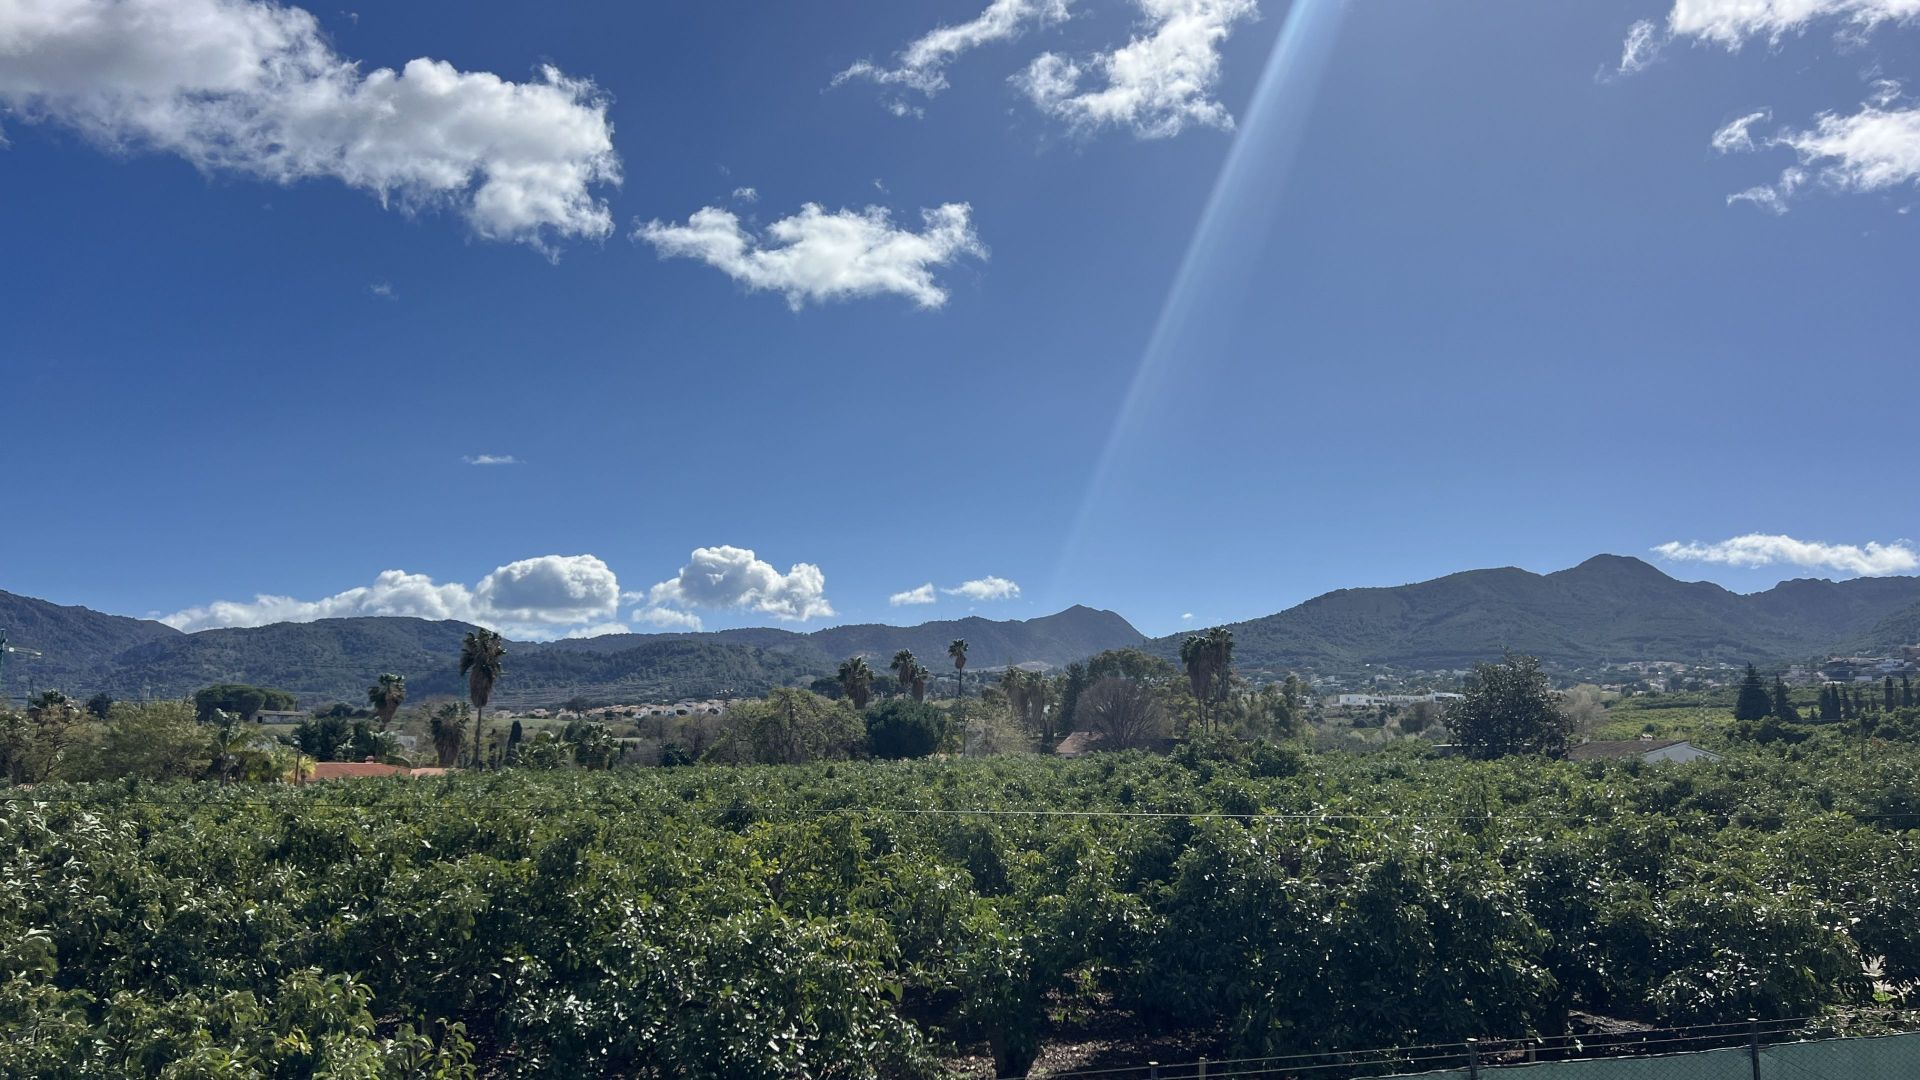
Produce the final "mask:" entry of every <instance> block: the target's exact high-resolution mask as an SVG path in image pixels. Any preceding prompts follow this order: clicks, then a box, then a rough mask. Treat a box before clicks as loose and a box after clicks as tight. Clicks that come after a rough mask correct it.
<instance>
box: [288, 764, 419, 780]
mask: <svg viewBox="0 0 1920 1080" xmlns="http://www.w3.org/2000/svg"><path fill="white" fill-rule="evenodd" d="M410 771H411V770H408V769H403V768H401V767H400V766H398V765H383V764H381V763H380V762H378V761H320V762H315V763H314V766H313V772H312V773H310V774H308V777H307V778H308V779H310V780H357V779H361V778H364V777H368V776H406V775H408V774H409V773H410Z"/></svg>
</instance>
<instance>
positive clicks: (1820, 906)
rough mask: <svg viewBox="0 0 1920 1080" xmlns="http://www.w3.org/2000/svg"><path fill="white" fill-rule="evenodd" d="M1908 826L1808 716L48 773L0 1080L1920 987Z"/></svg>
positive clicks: (730, 1054)
mask: <svg viewBox="0 0 1920 1080" xmlns="http://www.w3.org/2000/svg"><path fill="white" fill-rule="evenodd" d="M815 700H817V699H815ZM795 707H796V708H797V709H798V708H809V709H811V708H814V707H815V705H814V703H813V702H810V701H806V700H805V699H801V700H800V701H799V702H797V703H796V705H795ZM832 707H833V708H834V709H845V705H844V704H841V703H833V705H832ZM836 715H838V714H836ZM845 715H847V716H849V717H850V716H851V715H852V714H851V712H850V711H848V712H847V713H846V714H845ZM777 719H778V718H777V717H773V718H770V722H772V721H773V720H777ZM1888 719H1889V720H1890V719H1892V718H1891V717H1889V718H1888ZM1303 766H1304V767H1303ZM901 810H914V811H922V812H919V813H899V812H898V811H901ZM1034 810H1048V811H1058V810H1071V811H1077V812H1085V811H1114V812H1119V813H1116V814H1113V815H1111V816H1108V815H1100V814H1094V815H1091V816H1082V815H1079V814H1076V815H1059V814H1043V815H1033V814H1028V813H1026V811H1034ZM924 811H962V812H934V813H928V812H924ZM1249 815H1276V816H1249ZM1916 823H1920V751H1916V750H1915V749H1912V748H1910V747H1907V746H1904V745H1901V744H1881V745H1875V746H1871V747H1869V746H1868V745H1867V744H1864V743H1860V742H1853V741H1846V740H1844V739H1843V738H1842V736H1841V733H1840V732H1839V731H1837V730H1834V729H1832V728H1828V729H1824V730H1822V731H1821V732H1819V733H1817V734H1816V736H1815V737H1813V738H1811V739H1809V740H1808V741H1806V742H1803V743H1800V744H1797V745H1794V746H1791V747H1787V748H1784V749H1782V748H1780V747H1778V746H1776V747H1774V748H1771V749H1750V750H1745V751H1739V752H1736V753H1735V754H1734V755H1733V756H1732V757H1731V758H1730V759H1729V760H1728V761H1726V762H1724V763H1721V764H1715V765H1694V766H1687V767H1665V768H1653V767H1640V766H1634V765H1629V766H1601V765H1574V764H1568V763H1553V762H1544V761H1542V760H1540V759H1537V758H1534V759H1508V760H1503V761H1495V762H1485V763H1479V762H1470V761H1460V760H1437V759H1427V758H1421V757H1417V756H1413V755H1409V754H1397V753H1387V754H1376V755H1369V756H1364V757H1361V756H1351V755H1345V754H1332V755H1321V756H1316V757H1312V758H1307V759H1304V761H1303V759H1302V757H1301V756H1300V755H1299V754H1298V753H1297V752H1293V751H1286V750H1284V749H1283V748H1279V747H1275V746H1273V745H1271V744H1262V743H1237V742H1232V741H1230V740H1220V739H1218V738H1214V739H1207V740H1201V741H1200V742H1199V743H1198V744H1194V745H1189V746H1188V747H1187V748H1185V749H1183V750H1181V751H1180V752H1179V753H1177V754H1175V755H1174V756H1172V757H1169V758H1158V757H1152V756H1147V755H1142V754H1110V755H1095V756H1093V757H1090V758H1086V759H1081V760H1078V761H1071V762H1068V761H1058V760H1053V759H1047V758H1041V757H1010V758H1000V759H992V760H986V761H970V762H945V763H943V762H933V761H922V762H910V763H869V764H858V763H848V762H837V763H834V762H827V763H816V764H812V765H804V766H778V767H747V768H715V767H702V768H681V769H668V770H620V771H613V772H580V771H567V772H554V773H545V772H531V771H521V770H515V771H506V772H499V773H488V774H485V775H469V776H462V777H456V778H450V779H447V780H442V781H411V782H409V781H362V782H357V783H347V784H335V785H322V786H316V787H309V788H305V789H298V788H292V787H281V786H254V785H232V786H216V785H210V784H200V785H191V784H162V785H128V784H125V783H119V784H102V785H97V786H92V787H74V786H64V785H59V784H52V785H41V786H39V787H36V788H34V789H32V790H31V791H21V792H18V793H17V794H16V795H15V797H14V801H10V802H7V803H5V804H0V845H4V849H5V850H7V851H8V852H10V853H11V854H10V857H9V859H8V861H7V863H6V864H5V868H4V870H0V1026H4V1028H5V1030H7V1031H8V1032H9V1036H10V1037H9V1038H8V1039H7V1040H5V1041H4V1043H0V1075H7V1076H27V1075H31V1076H74V1077H92V1076H101V1077H105V1076H120V1075H126V1074H128V1073H151V1072H158V1071H160V1069H161V1067H162V1065H163V1064H164V1063H168V1062H173V1063H178V1064H177V1068H178V1069H179V1070H181V1071H182V1072H183V1073H190V1074H196V1075H201V1074H205V1073H207V1072H210V1071H214V1064H213V1063H215V1062H226V1061H239V1062H241V1063H242V1065H241V1066H238V1067H234V1066H226V1067H228V1068H229V1069H230V1073H229V1074H232V1075H260V1076H293V1075H303V1076H304V1075H313V1074H314V1073H315V1072H316V1071H325V1072H327V1073H328V1074H329V1075H354V1076H401V1075H414V1074H417V1073H421V1072H431V1071H432V1070H440V1071H441V1072H442V1073H443V1074H448V1075H458V1074H461V1073H462V1072H463V1071H464V1070H466V1069H468V1068H470V1066H468V1065H466V1064H464V1061H465V1058H466V1056H467V1055H468V1054H469V1053H471V1054H472V1056H473V1057H474V1058H475V1059H476V1060H477V1061H478V1062H479V1063H481V1064H482V1065H483V1066H484V1067H485V1069H486V1070H488V1071H489V1072H492V1073H497V1074H501V1075H509V1076H561V1075H602V1074H607V1073H614V1074H634V1073H643V1074H644V1073H647V1072H648V1071H649V1070H657V1071H658V1073H664V1074H668V1075H677V1076H729V1077H786V1076H801V1075H810V1076H826V1077H838V1076H866V1075H909V1074H913V1073H916V1072H919V1071H921V1070H922V1069H923V1067H925V1063H926V1062H927V1060H928V1058H929V1055H931V1054H938V1053H941V1052H943V1048H945V1047H948V1046H953V1045H978V1044H979V1043H981V1042H984V1043H986V1044H987V1045H988V1046H990V1047H991V1048H992V1049H993V1051H994V1053H995V1056H996V1058H997V1059H998V1061H999V1067H1000V1068H1001V1070H1002V1071H1003V1072H1017V1071H1019V1070H1021V1069H1022V1068H1024V1065H1025V1063H1026V1061H1027V1060H1029V1059H1030V1056H1031V1055H1032V1054H1033V1053H1034V1052H1035V1050H1036V1049H1037V1048H1038V1047H1039V1046H1040V1045H1042V1044H1043V1043H1044V1041H1045V1040H1046V1039H1047V1037H1048V1030H1049V1026H1050V1023H1051V1021H1050V1020H1049V1016H1050V1014H1051V1013H1052V1012H1053V1011H1055V1010H1057V1009H1059V1008H1061V1007H1064V1006H1066V1005H1068V1004H1073V1005H1075V1006H1077V1007H1082V1008H1092V1007H1099V1008H1114V1009H1125V1010H1129V1011H1130V1012H1131V1013H1132V1014H1133V1015H1134V1017H1135V1021H1134V1022H1135V1023H1136V1024H1137V1026H1138V1027H1139V1028H1140V1029H1141V1030H1149V1031H1151V1030H1167V1029H1186V1028H1198V1029H1201V1030H1204V1031H1211V1032H1217V1033H1218V1038H1219V1039H1220V1040H1221V1041H1222V1042H1224V1043H1228V1044H1231V1048H1232V1049H1233V1050H1236V1051H1239V1052H1245V1053H1268V1052H1274V1053H1277V1052H1284V1051H1292V1050H1314V1049H1320V1048H1341V1047H1356V1046H1379V1045H1392V1044H1402V1045H1405V1044H1414V1043H1423V1042H1433V1041H1450V1040H1457V1039H1460V1038H1464V1037H1467V1036H1475V1035H1514V1034H1520V1033H1524V1032H1527V1031H1539V1032H1556V1031H1559V1030H1562V1029H1563V1024H1564V1022H1565V1017H1566V1015H1567V1013H1568V1011H1569V1010H1571V1009H1575V1008H1580V1009H1588V1010H1594V1011H1599V1012H1603V1013H1610V1014H1616V1015H1626V1016H1634V1017H1641V1018H1645V1019H1649V1020H1662V1021H1673V1022H1688V1021H1709V1020H1738V1019H1742V1018H1744V1017H1746V1016H1749V1015H1760V1016H1766V1017H1774V1016H1799V1015H1805V1014H1807V1013H1810V1012H1816V1011H1819V1010H1821V1009H1822V1008H1825V1007H1829V1006H1833V1005H1836V1004H1840V1003H1846V1002H1854V1001H1859V1000H1862V999H1864V998H1866V997H1868V996H1869V995H1870V993H1871V986H1870V984H1869V982H1868V980H1867V978H1866V976H1865V975H1864V974H1863V970H1864V967H1865V962H1866V960H1867V958H1869V957H1878V958H1881V962H1882V967H1883V970H1884V973H1885V974H1884V977H1885V978H1886V979H1887V980H1888V981H1890V982H1894V983H1902V984H1904V983H1907V982H1910V981H1912V980H1915V979H1920V832H1916V831H1914V830H1913V828H1912V827H1913V826H1914V825H1915V824H1916ZM469 1046H471V1050H469ZM218 1055H230V1057H228V1058H221V1057H219V1056H218ZM320 1062H326V1063H350V1064H340V1065H337V1066H336V1065H334V1064H328V1065H327V1066H326V1068H324V1069H322V1068H320V1067H319V1065H317V1064H316V1063H320Z"/></svg>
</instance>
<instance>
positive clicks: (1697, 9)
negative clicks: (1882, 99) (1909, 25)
mask: <svg viewBox="0 0 1920 1080" xmlns="http://www.w3.org/2000/svg"><path fill="white" fill-rule="evenodd" d="M1916 18H1920V0H1674V5H1673V10H1672V11H1671V12H1669V13H1668V15H1667V32H1668V33H1669V34H1671V35H1672V36H1673V37H1692V38H1697V39H1699V40H1702V41H1709V42H1712V43H1714V44H1716V45H1724V46H1726V47H1727V48H1729V49H1738V48H1740V47H1741V46H1742V45H1745V44H1746V43H1747V42H1748V41H1751V40H1753V39H1754V38H1765V39H1767V40H1768V41H1772V42H1778V41H1779V40H1781V39H1782V38H1783V37H1785V36H1786V35H1787V34H1789V33H1799V32H1801V31H1804V30H1805V29H1806V28H1807V27H1808V26H1810V25H1812V24H1813V23H1815V22H1818V21H1823V20H1828V19H1833V20H1838V21H1840V22H1841V23H1843V24H1844V25H1845V26H1846V27H1847V28H1848V29H1850V30H1852V31H1854V32H1856V33H1863V32H1866V31H1869V30H1872V29H1874V28H1875V27H1878V26H1880V25H1881V24H1883V23H1903V22H1911V21H1913V20H1915V19H1916ZM1638 26H1639V24H1635V28H1636V29H1638ZM1630 33H1631V32H1630Z"/></svg>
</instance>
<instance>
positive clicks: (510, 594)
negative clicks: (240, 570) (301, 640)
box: [160, 555, 620, 637]
mask: <svg viewBox="0 0 1920 1080" xmlns="http://www.w3.org/2000/svg"><path fill="white" fill-rule="evenodd" d="M619 597H620V586H619V583H618V581H617V580H615V578H614V574H613V571H612V570H611V569H609V568H608V566H607V564H606V563H604V562H601V561H600V560H599V559H597V558H595V557H594V556H592V555H544V556H541V557H539V558H536V559H522V560H520V561H519V562H515V563H509V564H507V565H506V566H502V567H500V568H499V569H497V570H495V571H493V573H491V574H488V575H487V576H486V577H484V578H482V579H481V580H480V583H479V584H478V585H477V586H474V587H472V588H469V587H467V586H465V585H462V584H460V583H458V582H447V583H440V582H436V581H434V580H433V579H432V578H430V577H428V576H427V575H425V574H410V573H407V572H406V571H403V570H387V571H384V572H382V573H381V574H380V575H379V576H378V577H376V578H375V579H374V580H373V583H372V584H371V585H362V586H357V587H355V588H352V589H347V590H346V591H344V592H339V593H335V594H333V595H332V596H328V597H323V598H321V599H319V600H300V599H296V598H294V597H291V596H276V595H272V594H265V593H263V594H260V595H257V596H255V597H254V598H253V599H252V600H247V601H238V600H216V601H214V602H213V603H211V604H208V605H206V606H204V607H191V608H184V609H182V610H180V611H176V612H174V613H173V614H171V615H166V616H163V617H162V618H161V619H160V621H161V622H163V623H166V624H167V625H168V626H171V627H173V628H174V629H176V630H186V631H189V632H191V631H196V630H211V629H215V628H218V627H229V626H265V625H267V624H269V623H281V622H313V621H314V620H316V619H344V618H353V617H358V616H368V615H398V616H411V617H413V618H419V619H436V620H437V619H457V620H460V621H461V622H470V623H475V624H477V625H480V626H487V627H491V628H493V629H496V630H500V631H502V632H505V633H509V634H512V635H514V636H520V637H551V636H552V635H553V634H554V632H555V631H556V629H557V628H560V627H565V626H569V625H572V624H576V623H585V624H590V623H594V622H604V621H607V620H608V619H609V618H611V616H613V615H614V613H615V610H616V608H617V606H618V603H619Z"/></svg>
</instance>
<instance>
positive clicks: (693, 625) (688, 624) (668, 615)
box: [633, 608, 702, 630]
mask: <svg viewBox="0 0 1920 1080" xmlns="http://www.w3.org/2000/svg"><path fill="white" fill-rule="evenodd" d="M633 617H634V618H636V619H638V620H640V621H641V622H644V623H648V624H650V625H653V626H657V627H660V628H661V629H663V630H699V629H700V628H701V626H702V623H701V622H700V616H698V615H695V614H694V613H693V612H691V611H675V610H673V609H672V608H645V609H642V610H639V611H635V612H634V613H633Z"/></svg>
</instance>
